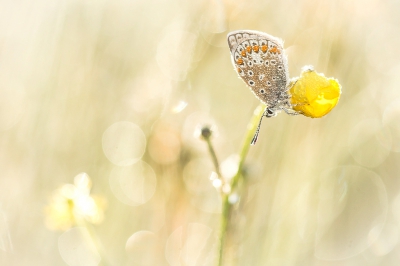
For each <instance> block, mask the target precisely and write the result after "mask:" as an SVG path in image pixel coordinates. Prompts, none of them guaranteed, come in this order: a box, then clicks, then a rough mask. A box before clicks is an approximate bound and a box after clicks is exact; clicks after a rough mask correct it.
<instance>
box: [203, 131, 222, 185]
mask: <svg viewBox="0 0 400 266" xmlns="http://www.w3.org/2000/svg"><path fill="white" fill-rule="evenodd" d="M205 141H206V142H207V145H208V150H209V152H210V154H211V158H212V161H213V164H214V168H215V172H216V173H217V175H218V178H221V173H220V171H219V163H218V159H217V155H216V154H215V150H214V148H213V146H212V143H211V140H210V138H205Z"/></svg>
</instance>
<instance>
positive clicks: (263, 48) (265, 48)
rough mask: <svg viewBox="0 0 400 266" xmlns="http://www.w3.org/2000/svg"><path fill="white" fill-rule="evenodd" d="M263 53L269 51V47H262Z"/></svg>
mask: <svg viewBox="0 0 400 266" xmlns="http://www.w3.org/2000/svg"><path fill="white" fill-rule="evenodd" d="M261 51H263V53H265V52H267V51H268V47H267V46H266V45H263V46H261Z"/></svg>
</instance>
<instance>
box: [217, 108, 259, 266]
mask: <svg viewBox="0 0 400 266" xmlns="http://www.w3.org/2000/svg"><path fill="white" fill-rule="evenodd" d="M264 109H265V106H264V105H263V104H260V105H259V106H258V107H257V108H256V109H255V110H254V114H253V117H252V119H251V121H250V123H249V124H248V126H247V132H246V135H245V137H244V140H243V143H242V147H241V149H240V153H239V156H240V157H239V158H240V159H239V165H238V170H237V172H236V175H235V176H234V177H233V178H232V181H231V184H230V185H231V192H232V191H236V188H237V186H238V184H239V181H240V179H241V178H243V175H242V170H243V164H244V161H245V159H246V156H247V153H248V151H249V148H250V143H251V140H252V139H253V136H254V133H255V132H256V129H257V125H258V121H259V120H260V118H261V116H262V115H263V113H264ZM229 196H230V194H223V197H222V216H221V225H220V226H221V227H220V236H219V240H220V243H219V256H218V263H217V265H218V266H222V263H223V256H224V248H225V241H226V237H227V233H228V227H229V218H230V215H231V211H232V206H233V205H232V204H231V203H230V202H229Z"/></svg>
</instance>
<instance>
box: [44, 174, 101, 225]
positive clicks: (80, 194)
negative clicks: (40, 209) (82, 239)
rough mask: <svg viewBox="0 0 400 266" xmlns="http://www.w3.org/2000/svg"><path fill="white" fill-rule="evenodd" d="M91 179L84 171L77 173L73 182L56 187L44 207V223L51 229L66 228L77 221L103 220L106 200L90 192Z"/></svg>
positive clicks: (97, 221)
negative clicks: (48, 202)
mask: <svg viewBox="0 0 400 266" xmlns="http://www.w3.org/2000/svg"><path fill="white" fill-rule="evenodd" d="M90 188H91V181H90V178H89V176H88V175H87V174H86V173H81V174H78V175H77V176H76V177H75V179H74V184H65V185H63V186H62V187H60V188H59V189H57V190H56V191H55V192H54V193H53V195H52V197H51V199H50V204H49V205H48V206H47V207H46V209H45V213H46V225H47V227H48V228H50V229H52V230H67V229H69V228H70V227H72V226H74V225H76V224H77V223H78V222H79V221H81V220H85V221H87V222H90V223H93V224H96V223H100V222H102V221H103V218H104V210H105V207H106V201H105V199H104V198H103V197H100V196H93V195H91V194H90Z"/></svg>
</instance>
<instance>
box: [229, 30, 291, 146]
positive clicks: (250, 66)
mask: <svg viewBox="0 0 400 266" xmlns="http://www.w3.org/2000/svg"><path fill="white" fill-rule="evenodd" d="M228 45H229V49H230V51H231V59H232V64H233V65H234V67H235V70H236V72H237V74H238V75H239V77H240V78H241V79H242V80H243V81H244V82H245V83H246V85H247V86H248V87H249V88H250V89H251V91H252V92H253V93H254V95H255V96H256V97H257V98H258V99H259V100H260V101H261V102H263V103H265V104H266V105H267V107H266V108H265V111H264V113H263V115H262V117H261V119H260V122H259V124H258V127H257V130H256V133H255V135H254V138H253V140H252V141H251V144H252V145H254V144H255V143H256V141H257V138H258V134H259V131H260V126H261V121H262V118H263V117H264V116H265V117H273V116H276V115H277V113H279V112H280V111H281V110H283V111H285V112H286V113H287V114H289V115H297V114H299V112H296V111H294V110H293V109H292V105H291V103H290V94H289V93H288V90H289V88H288V86H289V70H288V64H287V56H286V54H285V51H284V50H283V41H282V40H281V39H279V38H276V37H273V36H271V35H269V34H267V33H263V32H259V31H252V30H239V31H232V32H230V33H229V34H228Z"/></svg>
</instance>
